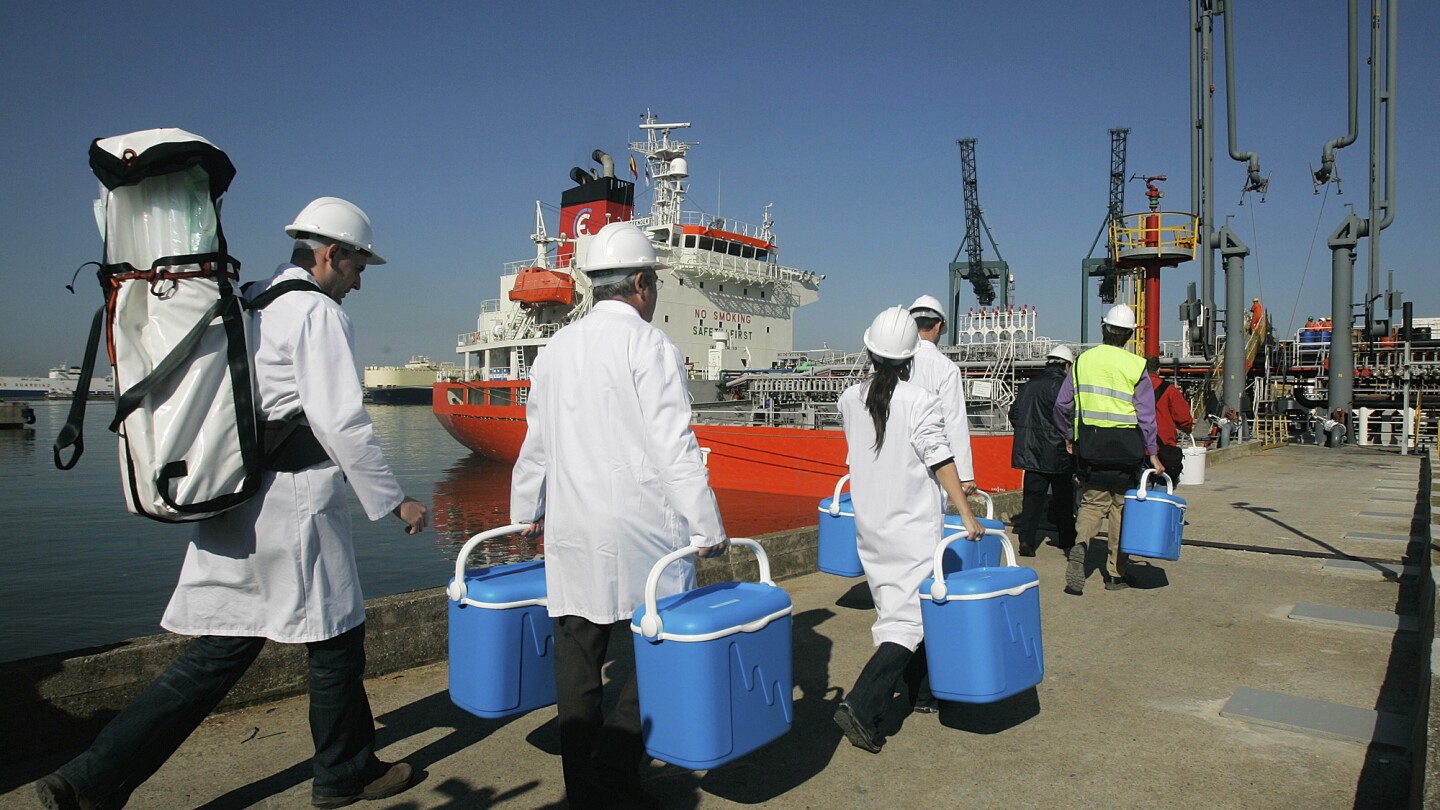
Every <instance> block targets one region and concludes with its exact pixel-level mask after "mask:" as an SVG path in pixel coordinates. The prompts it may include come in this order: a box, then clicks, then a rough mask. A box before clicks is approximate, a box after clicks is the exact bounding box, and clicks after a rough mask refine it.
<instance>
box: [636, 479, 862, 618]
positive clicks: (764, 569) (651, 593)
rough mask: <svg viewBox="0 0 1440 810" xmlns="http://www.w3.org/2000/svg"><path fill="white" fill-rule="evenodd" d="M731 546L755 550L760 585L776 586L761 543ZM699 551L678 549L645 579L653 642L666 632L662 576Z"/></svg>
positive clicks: (737, 541) (738, 541)
mask: <svg viewBox="0 0 1440 810" xmlns="http://www.w3.org/2000/svg"><path fill="white" fill-rule="evenodd" d="M846 477H847V478H848V477H849V476H846ZM730 545H732V546H745V547H746V548H750V549H754V551H755V558H756V559H757V560H758V561H759V562H760V584H762V585H774V584H775V581H774V580H772V579H770V558H769V557H766V556H765V549H763V548H761V547H760V544H759V543H757V542H755V541H754V540H751V539H750V538H748V537H732V538H730ZM699 551H700V546H686V547H684V548H677V549H675V550H674V551H672V552H670V553H669V554H666V555H665V556H664V557H661V558H660V559H659V560H656V561H655V565H654V566H653V567H652V568H651V569H650V575H649V576H648V577H646V578H645V618H643V619H641V620H640V633H641V635H643V636H645V637H646V638H648V639H651V640H652V641H653V640H654V639H657V638H659V637H660V634H661V633H663V632H665V623H664V622H663V621H661V620H660V614H659V613H657V612H656V610H655V586H656V585H658V584H660V574H661V573H662V572H663V571H664V570H665V569H666V568H668V567H669V566H670V563H672V562H675V561H676V560H679V559H683V558H685V557H688V556H690V555H691V554H696V553H698V552H699Z"/></svg>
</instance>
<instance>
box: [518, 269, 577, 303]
mask: <svg viewBox="0 0 1440 810" xmlns="http://www.w3.org/2000/svg"><path fill="white" fill-rule="evenodd" d="M510 300H511V301H518V302H520V305H521V306H526V307H548V306H556V305H564V306H569V305H570V304H572V303H574V302H575V279H573V278H571V277H570V275H569V274H568V273H562V272H560V271H558V270H546V269H544V268H542V267H527V268H525V269H524V270H521V271H520V274H519V275H518V276H516V278H515V286H514V287H511V288H510Z"/></svg>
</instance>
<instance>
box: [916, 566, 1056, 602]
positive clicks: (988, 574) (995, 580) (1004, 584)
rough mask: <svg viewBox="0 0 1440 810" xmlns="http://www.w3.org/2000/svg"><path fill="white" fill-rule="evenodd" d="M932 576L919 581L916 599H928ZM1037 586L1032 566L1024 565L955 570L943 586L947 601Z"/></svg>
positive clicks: (1008, 593)
mask: <svg viewBox="0 0 1440 810" xmlns="http://www.w3.org/2000/svg"><path fill="white" fill-rule="evenodd" d="M934 582H935V580H934V578H932V577H926V578H925V581H924V582H922V583H920V598H921V599H922V600H923V599H929V598H930V587H931V585H933V584H934ZM1039 585H1040V578H1039V577H1038V576H1037V575H1036V574H1035V570H1034V569H1032V568H1026V567H1025V566H1013V567H1011V566H997V567H992V568H972V569H970V570H969V571H956V572H955V573H953V574H947V575H946V577H945V588H946V590H947V591H948V592H949V593H948V596H947V597H946V600H947V601H951V600H972V599H990V598H992V597H996V596H1019V595H1020V594H1022V593H1024V592H1025V591H1028V590H1029V589H1031V588H1035V587H1038V586H1039Z"/></svg>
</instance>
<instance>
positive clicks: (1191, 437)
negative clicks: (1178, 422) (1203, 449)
mask: <svg viewBox="0 0 1440 810" xmlns="http://www.w3.org/2000/svg"><path fill="white" fill-rule="evenodd" d="M1177 432H1178V433H1179V434H1180V435H1181V436H1184V437H1185V438H1187V439H1189V440H1190V446H1191V447H1199V446H1200V445H1199V443H1198V442H1196V441H1195V434H1194V433H1186V432H1184V431H1183V430H1182V431H1177Z"/></svg>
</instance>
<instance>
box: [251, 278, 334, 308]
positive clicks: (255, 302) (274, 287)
mask: <svg viewBox="0 0 1440 810" xmlns="http://www.w3.org/2000/svg"><path fill="white" fill-rule="evenodd" d="M254 283H255V282H253V281H252V282H250V284H254ZM250 284H246V285H245V286H244V287H242V288H241V292H248V291H249V290H250ZM297 290H302V291H304V290H308V291H310V292H317V293H323V292H324V290H322V289H320V288H319V287H318V286H316V285H315V284H314V283H313V282H309V281H303V280H301V279H298V278H289V279H286V280H284V281H281V282H277V283H275V284H271V285H270V287H269V288H268V289H266V290H265V292H262V293H260V294H259V295H257V296H255V297H254V298H252V299H250V301H249V302H248V303H247V304H246V305H245V307H246V309H250V310H257V309H264V308H265V307H268V306H270V304H271V302H273V301H274V300H275V299H276V298H279V297H280V296H282V295H284V294H285V293H289V292H295V291H297Z"/></svg>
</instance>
